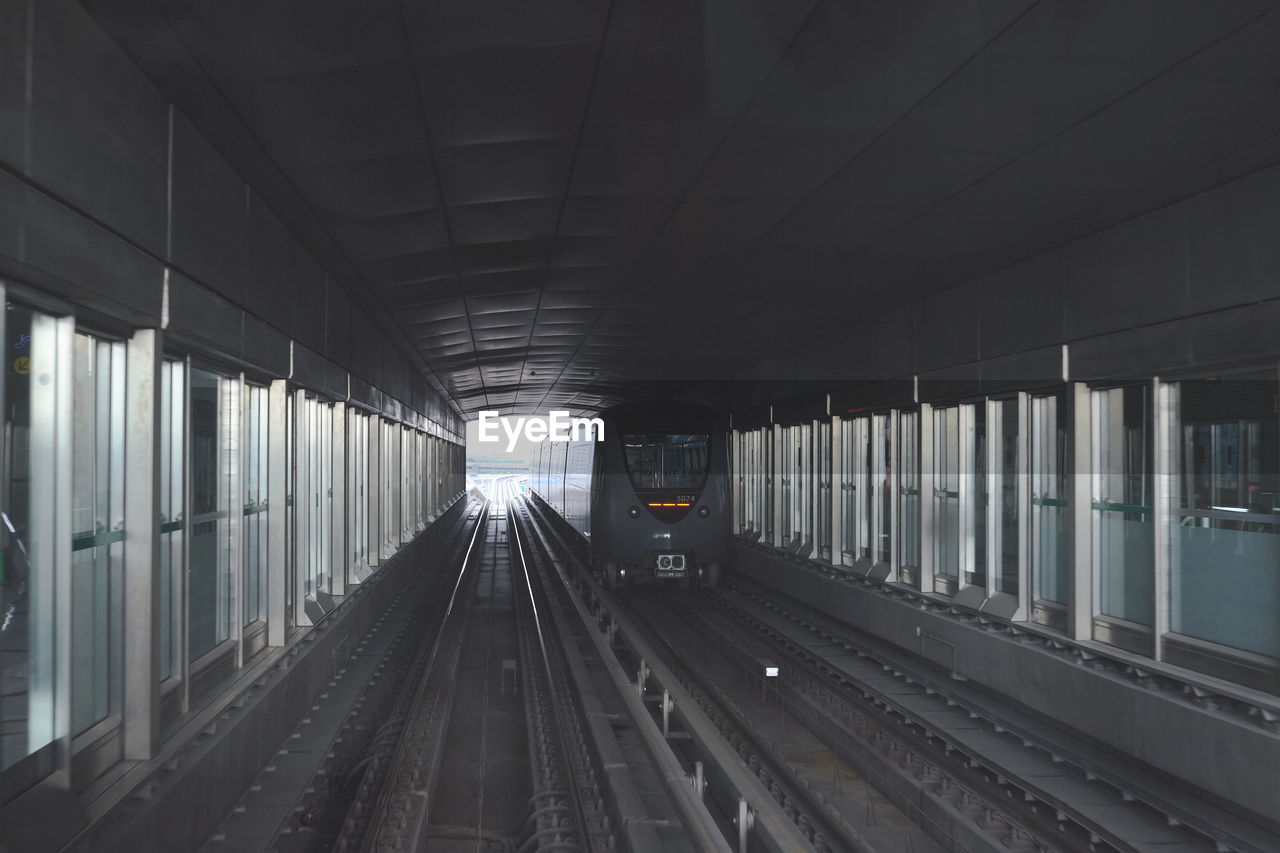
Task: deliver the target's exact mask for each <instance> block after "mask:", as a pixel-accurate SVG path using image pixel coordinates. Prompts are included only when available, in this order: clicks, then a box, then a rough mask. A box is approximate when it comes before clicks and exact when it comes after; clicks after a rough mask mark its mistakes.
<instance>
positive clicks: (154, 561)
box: [121, 329, 161, 761]
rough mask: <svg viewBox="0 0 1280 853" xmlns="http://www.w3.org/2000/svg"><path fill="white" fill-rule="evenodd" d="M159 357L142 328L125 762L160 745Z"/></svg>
mask: <svg viewBox="0 0 1280 853" xmlns="http://www.w3.org/2000/svg"><path fill="white" fill-rule="evenodd" d="M160 352H161V333H160V330H158V329H139V330H138V331H136V332H134V333H133V335H132V337H130V338H129V343H128V348H127V351H126V355H125V359H126V362H125V372H126V375H127V376H128V377H129V381H128V382H127V383H126V384H125V411H126V412H128V414H129V416H128V417H127V418H125V456H124V458H125V471H124V476H125V490H124V614H123V622H124V626H123V627H124V649H123V652H124V661H123V669H124V672H123V679H122V680H123V683H122V685H121V687H122V690H123V693H124V696H123V704H124V714H123V725H122V738H123V748H124V758H125V759H126V760H131V761H145V760H147V759H149V758H151V757H152V756H154V755H155V753H156V748H157V745H158V744H159V741H160V627H161V626H160V583H161V579H160V511H161V509H160V453H161V447H160Z"/></svg>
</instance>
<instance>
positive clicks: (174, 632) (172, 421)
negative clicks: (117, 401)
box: [160, 359, 186, 681]
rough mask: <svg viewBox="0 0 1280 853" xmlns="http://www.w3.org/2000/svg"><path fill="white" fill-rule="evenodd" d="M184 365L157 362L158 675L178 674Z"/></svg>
mask: <svg viewBox="0 0 1280 853" xmlns="http://www.w3.org/2000/svg"><path fill="white" fill-rule="evenodd" d="M185 400H186V365H184V364H183V363H182V362H180V361H173V360H170V359H166V360H165V361H164V362H163V363H162V364H161V365H160V678H161V680H162V681H163V680H164V679H167V678H173V677H175V676H178V675H180V674H181V668H182V646H181V642H182V634H181V631H182V622H181V614H182V570H183V554H182V552H183V545H184V541H185V537H186V514H185V513H186V487H185V484H186V479H185V471H186V467H185V460H186V452H185V447H186V445H185V438H184V436H185V434H186V426H185V424H186V403H185Z"/></svg>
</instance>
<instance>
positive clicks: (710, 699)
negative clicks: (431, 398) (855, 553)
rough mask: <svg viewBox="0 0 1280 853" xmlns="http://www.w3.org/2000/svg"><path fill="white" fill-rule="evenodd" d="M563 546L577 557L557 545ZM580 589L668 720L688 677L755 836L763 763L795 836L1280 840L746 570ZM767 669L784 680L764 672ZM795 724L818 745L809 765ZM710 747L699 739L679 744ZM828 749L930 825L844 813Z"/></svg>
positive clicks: (586, 581) (1258, 847) (856, 844)
mask: <svg viewBox="0 0 1280 853" xmlns="http://www.w3.org/2000/svg"><path fill="white" fill-rule="evenodd" d="M551 538H553V539H557V540H558V541H559V543H560V545H561V546H563V545H564V543H563V540H560V539H559V537H558V535H553V536H552V537H551ZM559 553H560V555H561V558H562V559H563V560H564V561H565V562H566V563H568V562H571V561H574V559H575V558H573V557H572V555H571V553H570V551H569V549H567V548H563V549H562V550H560V551H559ZM578 568H579V569H581V566H580V565H579V566H578ZM578 584H579V586H580V588H581V590H582V594H583V596H584V598H585V599H586V600H587V601H588V602H589V603H590V606H591V607H593V609H594V610H595V611H596V615H597V618H598V619H599V621H600V623H601V624H602V625H604V626H606V630H607V631H608V633H609V634H610V636H614V635H620V639H619V640H618V642H617V643H616V644H617V645H620V646H622V651H620V652H619V659H620V660H622V661H624V662H625V665H627V666H629V667H631V668H632V670H633V671H634V672H635V679H634V683H635V684H636V687H637V690H639V691H641V692H644V691H645V690H647V689H653V690H655V691H656V693H660V694H661V698H660V700H658V701H659V703H660V705H659V707H661V708H662V709H663V712H662V713H661V714H658V713H657V712H655V718H658V717H674V716H675V714H674V713H673V712H672V711H671V708H670V704H671V697H672V696H673V695H674V694H675V692H676V686H678V687H679V688H681V689H682V690H683V693H682V698H681V700H680V701H679V702H677V703H676V704H677V706H678V705H679V704H681V703H684V704H685V706H686V707H685V708H684V709H683V711H684V713H683V715H682V725H684V726H685V727H686V728H688V729H690V730H694V729H698V728H699V727H698V726H697V725H693V724H692V723H691V722H690V720H691V718H692V716H693V711H692V709H691V708H690V707H688V706H689V705H694V706H697V710H698V711H699V712H701V715H702V718H703V720H704V721H705V722H706V723H708V724H709V725H710V730H711V731H697V732H692V731H691V734H690V735H686V736H691V739H692V740H699V739H702V740H704V741H705V740H709V739H711V738H713V737H718V738H720V739H721V740H722V742H724V743H728V744H731V745H732V751H733V752H734V753H735V754H736V757H737V758H738V759H739V760H740V762H739V764H738V766H737V768H736V769H734V768H732V767H728V766H726V768H722V769H721V771H720V776H721V780H720V784H721V786H725V787H728V788H730V789H732V790H733V791H734V792H735V793H736V794H737V795H738V796H739V797H740V798H741V799H745V800H746V801H747V802H748V803H749V806H748V808H749V810H750V811H751V812H752V813H753V815H754V816H755V818H756V820H757V823H756V829H755V830H754V832H756V833H757V834H765V833H762V832H761V827H760V819H761V818H762V816H763V815H764V814H765V813H766V811H767V810H766V809H764V808H762V806H761V803H760V799H759V796H758V793H757V794H756V795H755V796H754V797H753V796H749V795H747V794H746V793H745V790H746V788H747V786H746V785H745V784H744V783H743V782H742V781H741V779H740V776H741V774H742V772H743V769H744V768H745V771H746V772H748V773H750V774H753V775H755V776H756V777H757V779H758V780H759V781H760V782H762V783H763V785H764V787H765V789H766V790H767V791H768V793H769V795H770V797H771V798H772V799H773V800H774V802H775V803H776V804H777V805H778V806H780V807H781V809H782V812H783V814H784V815H785V816H786V818H787V819H788V820H790V821H791V822H792V823H793V824H794V825H795V826H796V827H797V828H798V829H799V831H800V833H801V835H802V836H803V839H804V843H805V844H806V845H807V847H805V848H799V847H797V848H794V849H831V850H844V849H851V850H857V849H880V850H898V849H914V850H921V849H928V848H929V845H930V844H932V845H935V849H943V850H953V851H969V853H977V851H1026V853H1031V851H1059V850H1061V851H1108V850H1117V851H1135V853H1136V851H1156V850H1159V851H1162V852H1163V851H1172V850H1177V851H1183V850H1185V851H1219V853H1222V852H1223V851H1241V853H1261V851H1266V850H1276V849H1280V838H1277V837H1276V836H1275V835H1273V834H1271V833H1270V832H1269V831H1268V830H1267V829H1265V828H1262V827H1258V826H1256V825H1254V824H1252V823H1249V822H1247V821H1245V820H1243V819H1240V818H1238V817H1236V816H1235V815H1233V814H1231V813H1230V812H1228V811H1225V810H1223V809H1221V808H1218V807H1217V806H1215V805H1214V804H1212V803H1208V802H1205V801H1204V800H1201V799H1198V798H1196V797H1195V796H1194V794H1193V793H1192V792H1190V791H1187V790H1186V789H1185V788H1183V787H1180V786H1179V785H1177V784H1176V783H1175V782H1172V781H1170V780H1167V779H1164V778H1162V777H1159V776H1158V775H1156V774H1155V773H1153V772H1151V771H1149V770H1145V769H1144V768H1142V767H1140V766H1137V765H1135V764H1134V763H1132V762H1129V761H1127V760H1126V759H1124V758H1123V757H1121V756H1116V755H1113V754H1110V753H1108V752H1107V751H1106V750H1103V749H1101V748H1099V747H1098V746H1096V745H1094V744H1091V743H1086V742H1083V741H1082V740H1080V739H1078V738H1074V737H1072V736H1071V735H1070V733H1068V732H1062V731H1060V730H1057V729H1055V728H1054V727H1052V726H1050V725H1047V724H1046V723H1045V721H1041V720H1037V719H1032V718H1030V717H1029V716H1028V715H1027V714H1025V713H1023V712H1022V711H1020V710H1019V709H1017V708H1013V707H1010V706H1008V705H1007V704H1006V703H1002V702H1001V701H1000V700H999V699H998V698H995V697H991V696H988V695H985V694H983V693H982V692H981V691H979V690H977V689H975V688H974V687H973V686H972V685H967V684H964V683H962V682H956V681H953V680H952V679H950V678H948V677H947V674H946V673H939V672H935V671H932V670H931V669H930V668H929V667H928V665H926V664H921V663H919V662H918V661H915V660H913V659H910V657H909V655H907V654H905V653H904V652H903V651H902V650H900V649H892V648H887V647H885V646H883V645H881V644H876V643H873V642H870V641H867V640H866V639H865V638H861V637H859V636H858V635H857V632H856V631H855V630H853V629H851V628H849V627H848V626H845V625H842V624H839V623H838V622H837V621H836V620H833V619H830V618H827V617H824V616H822V615H820V614H814V613H812V612H810V611H808V610H807V609H806V608H803V607H802V606H800V605H796V604H794V603H791V602H786V601H782V600H780V599H779V597H778V596H777V595H776V594H773V593H771V592H770V591H768V590H763V589H759V588H756V587H753V586H751V585H750V584H749V583H748V582H745V581H740V580H735V581H733V582H732V583H729V584H726V585H724V586H722V587H721V589H720V590H718V591H716V592H703V593H699V594H692V593H690V592H689V591H687V590H669V591H662V592H658V591H655V590H628V591H627V592H626V593H623V594H620V595H611V594H610V593H609V592H607V591H605V590H601V589H600V588H599V587H598V586H597V585H596V584H595V583H594V581H593V580H592V579H591V578H590V577H589V573H587V572H582V573H581V577H580V579H579V581H578ZM691 650H693V651H691ZM713 658H719V659H720V661H719V662H716V661H715V660H713ZM767 665H773V666H776V668H777V669H778V670H779V671H780V674H779V676H778V677H776V678H772V679H771V678H769V677H768V676H766V675H765V674H764V671H763V670H764V667H765V666H767ZM660 670H661V671H662V672H661V675H660V676H658V677H655V673H658V672H659V671H660ZM735 682H736V684H735ZM743 685H747V686H749V687H750V690H748V691H744V690H743ZM752 691H755V692H756V693H757V694H758V695H759V696H761V697H763V698H762V699H761V700H760V701H756V700H755V699H753V698H752V696H751V692H752ZM770 691H771V692H770ZM655 698H656V697H655ZM770 699H772V700H773V707H772V708H770V707H769V703H768V701H767V700H770ZM796 728H802V729H804V731H805V732H806V733H807V734H808V735H811V736H812V738H814V739H816V740H818V741H820V742H821V748H822V750H825V753H823V756H822V757H821V758H820V759H819V760H818V761H816V762H815V761H814V755H815V754H817V753H816V752H815V750H814V749H813V748H812V746H811V745H807V744H806V743H805V742H804V738H803V737H797V734H796V732H795V729H796ZM681 734H685V733H681ZM715 751H716V750H715V749H714V746H713V745H711V744H709V743H702V744H701V745H700V746H699V747H698V748H696V749H692V750H689V753H690V754H691V755H692V754H699V755H702V756H704V757H707V756H709V755H710V754H711V753H714V752H715ZM799 756H805V757H799ZM721 760H725V759H724V758H723V756H722V758H721ZM824 761H825V762H828V763H832V762H838V763H839V764H840V765H841V766H842V767H843V770H842V771H837V773H839V772H847V774H849V775H847V776H845V777H844V779H843V780H842V781H843V782H844V783H845V786H847V785H848V783H849V781H850V779H851V778H852V777H853V776H854V775H855V774H857V775H860V776H862V777H863V778H864V779H866V780H868V781H869V782H871V783H872V784H873V785H874V787H875V788H876V789H877V790H878V791H879V792H881V793H882V794H883V795H884V797H885V798H886V799H887V800H888V801H889V802H890V803H891V804H892V807H893V808H897V809H898V810H900V811H901V813H902V814H903V816H904V818H906V819H909V824H910V825H915V826H917V827H919V828H921V829H923V830H924V832H917V834H916V835H915V836H914V837H913V836H911V835H910V834H901V835H899V837H898V838H897V839H896V840H893V839H891V838H886V833H885V832H884V831H883V824H884V822H885V817H886V815H885V809H883V808H882V807H881V808H879V812H880V813H879V814H878V815H877V816H876V817H875V819H874V821H869V820H867V815H869V814H870V813H871V812H872V811H874V809H873V808H872V807H871V805H870V801H868V804H867V806H866V807H865V808H859V807H858V805H857V804H856V803H854V804H853V807H852V808H850V807H849V804H850V798H849V797H843V798H842V797H840V796H839V795H838V794H837V795H833V792H832V786H831V785H823V784H821V780H819V779H817V778H815V777H816V776H818V775H820V774H816V773H815V770H814V768H815V766H818V765H822V764H823V762H824ZM836 787H837V788H839V787H841V786H836ZM855 787H856V783H855ZM721 810H722V812H723V813H728V812H730V811H731V808H730V806H729V805H728V804H725V803H722V804H721ZM723 819H724V818H723V817H722V821H723ZM768 820H769V822H770V823H773V824H776V821H777V817H776V816H774V817H772V818H769V819H768ZM859 820H861V821H862V823H861V824H859ZM869 823H874V824H875V825H874V826H868V825H867V824H869ZM855 824H857V828H855ZM877 828H879V829H877ZM770 831H772V832H779V831H780V830H778V829H777V827H776V825H775V826H774V827H773V829H771V830H770ZM925 833H927V837H926V835H925ZM877 835H878V837H874V836H877ZM731 840H732V839H731ZM744 845H745V839H744ZM764 846H766V847H769V846H770V844H768V843H766V844H765V845H764ZM742 849H745V847H744V848H742ZM753 849H754V848H753Z"/></svg>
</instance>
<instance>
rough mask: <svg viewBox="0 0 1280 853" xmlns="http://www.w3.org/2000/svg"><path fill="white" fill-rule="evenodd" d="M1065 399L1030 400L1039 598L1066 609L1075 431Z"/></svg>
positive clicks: (1033, 523) (1034, 555)
mask: <svg viewBox="0 0 1280 853" xmlns="http://www.w3.org/2000/svg"><path fill="white" fill-rule="evenodd" d="M1068 414H1069V413H1068V412H1067V405H1066V397H1065V395H1063V394H1055V395H1051V396H1044V397H1033V398H1032V400H1031V542H1032V566H1033V568H1034V575H1035V583H1034V593H1035V597H1036V598H1038V599H1041V600H1045V601H1052V602H1055V603H1058V604H1066V603H1067V600H1068V597H1069V594H1070V585H1071V565H1070V561H1069V558H1070V555H1071V511H1070V506H1069V505H1068V502H1067V499H1068V495H1069V492H1068V486H1067V468H1068V466H1067V463H1068V459H1069V456H1068V445H1069V442H1070V437H1071V431H1070V427H1069V425H1068V424H1069V421H1068V420H1067V418H1068Z"/></svg>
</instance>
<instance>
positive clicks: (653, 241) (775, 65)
mask: <svg viewBox="0 0 1280 853" xmlns="http://www.w3.org/2000/svg"><path fill="white" fill-rule="evenodd" d="M824 2H826V0H817V2H815V3H814V4H813V6H811V7H810V8H809V11H808V13H807V14H806V15H805V17H804V20H803V21H801V22H800V24H799V26H797V27H796V29H795V32H793V33H792V34H791V37H790V38H789V39H788V40H787V43H786V45H785V46H783V48H782V50H781V51H780V52H779V53H778V58H777V59H776V60H774V63H773V65H772V66H770V68H769V71H768V73H767V74H765V76H764V79H762V80H761V81H760V85H759V86H757V87H756V90H755V91H754V92H753V93H752V94H751V97H750V98H748V99H747V102H746V104H744V105H743V107H742V109H741V110H739V111H738V114H737V116H735V117H734V120H733V124H731V125H730V126H729V129H728V130H726V131H725V132H724V134H723V135H722V136H721V137H720V141H719V142H718V143H716V146H715V148H714V149H712V151H711V153H710V154H709V155H708V156H707V158H706V159H705V160H704V161H703V163H702V167H701V168H699V169H698V172H697V174H695V175H694V177H693V180H692V181H690V182H689V185H688V186H687V187H685V190H684V192H683V193H682V194H681V195H680V198H679V201H677V202H676V203H675V205H673V206H672V208H671V212H670V213H668V214H667V216H666V218H665V219H663V221H662V224H661V225H660V226H658V230H657V231H655V232H654V235H653V239H651V240H650V241H649V244H648V245H647V246H646V247H645V254H646V255H647V254H648V253H649V252H651V251H652V250H653V247H654V246H655V245H657V243H658V240H659V239H661V237H662V235H663V233H664V232H665V231H666V230H667V226H669V225H670V224H671V222H672V220H674V219H675V217H676V215H677V214H678V213H679V212H680V209H681V208H683V207H684V205H685V202H687V201H688V200H689V195H690V194H691V193H692V192H693V189H694V187H696V186H697V185H698V182H699V181H700V180H701V178H702V176H703V175H704V174H705V173H706V171H707V168H708V167H709V166H710V165H711V163H712V161H714V160H715V158H716V155H717V154H719V153H720V151H721V149H722V148H724V145H725V143H726V142H727V141H728V139H729V136H730V134H732V133H733V131H734V130H735V129H736V128H737V127H738V124H739V123H740V122H741V121H742V119H743V117H744V116H745V115H746V114H747V112H748V111H749V110H750V109H751V105H752V104H754V103H755V101H756V98H758V97H759V95H760V92H761V91H762V90H763V89H764V87H765V86H766V85H767V84H768V82H769V80H771V79H772V78H773V75H774V74H775V73H776V71H777V69H778V66H779V65H781V63H782V60H783V59H784V58H785V57H786V55H787V53H788V52H789V51H790V50H791V48H792V47H793V46H794V45H795V43H796V40H797V39H798V38H800V35H801V33H803V32H804V29H805V27H807V26H808V25H809V22H810V21H811V20H812V19H813V16H814V15H815V14H816V13H817V11H818V8H819V7H820V6H821V5H822V4H823V3H824ZM616 295H617V291H616V289H615V290H614V293H613V295H611V296H610V299H609V302H608V303H607V304H606V305H605V307H604V308H603V309H602V310H601V312H600V316H599V317H597V318H596V322H595V323H594V324H592V328H591V331H590V332H588V333H587V335H586V337H584V338H583V341H584V342H585V341H586V338H589V337H590V336H591V335H593V334H595V329H596V327H597V326H598V325H599V322H600V319H602V318H603V317H604V315H605V314H607V313H608V312H609V310H610V309H611V308H612V307H613V302H614V299H615V298H616ZM576 356H577V350H576V349H575V350H574V353H573V356H570V361H572V359H573V358H574V357H576ZM566 366H567V362H566ZM563 372H564V371H563V370H562V371H561V374H563ZM556 379H557V381H559V377H558V376H557V377H556ZM595 384H596V382H595V381H592V382H589V383H588V384H587V385H586V386H585V387H583V388H581V389H579V390H578V391H576V392H575V393H574V395H573V396H572V397H570V398H569V401H568V402H572V401H573V400H575V399H577V398H578V397H579V396H581V395H582V394H583V393H585V392H587V391H590V390H591V389H592V388H593V387H594V386H595ZM545 399H546V396H545V395H544V396H543V400H545ZM538 405H539V407H540V406H541V405H542V402H541V401H539V404H538Z"/></svg>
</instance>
